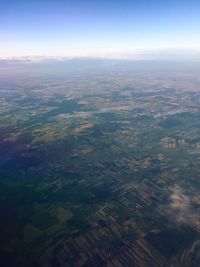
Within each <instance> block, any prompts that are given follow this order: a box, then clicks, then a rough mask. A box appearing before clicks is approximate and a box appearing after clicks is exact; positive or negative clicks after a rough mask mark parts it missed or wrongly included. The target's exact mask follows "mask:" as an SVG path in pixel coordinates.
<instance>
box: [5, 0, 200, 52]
mask: <svg viewBox="0 0 200 267" xmlns="http://www.w3.org/2000/svg"><path fill="white" fill-rule="evenodd" d="M199 14H200V1H194V0H190V1H189V0H188V1H185V0H182V1H180V0H132V1H131V0H107V1H106V0H102V1H100V0H93V1H92V0H71V1H70V0H32V1H31V0H26V1H25V0H0V57H9V56H26V55H46V56H98V55H99V56H101V55H105V56H109V55H114V56H115V55H117V54H118V55H120V54H123V53H128V52H134V51H137V50H159V49H191V50H195V49H197V50H199V49H200V16H199Z"/></svg>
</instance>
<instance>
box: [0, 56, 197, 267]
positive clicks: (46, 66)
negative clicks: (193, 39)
mask: <svg viewBox="0 0 200 267" xmlns="http://www.w3.org/2000/svg"><path fill="white" fill-rule="evenodd" d="M165 64H166V65H165ZM199 70H200V64H192V63H191V64H189V63H180V64H176V63H174V62H171V63H170V62H166V63H163V62H162V63H158V62H157V63H152V62H146V63H145V62H143V63H138V62H136V63H131V62H118V61H112V60H111V61H104V60H101V61H96V60H94V61H91V62H90V61H88V60H80V62H79V61H78V60H71V61H67V62H45V63H31V62H14V61H0V214H1V219H0V237H1V242H0V265H1V266H2V267H19V266H20V267H23V266H25V267H43V266H44V267H59V266H60V267H172V266H173V267H198V266H200V195H199V191H200V168H199V167H200V76H199Z"/></svg>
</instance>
